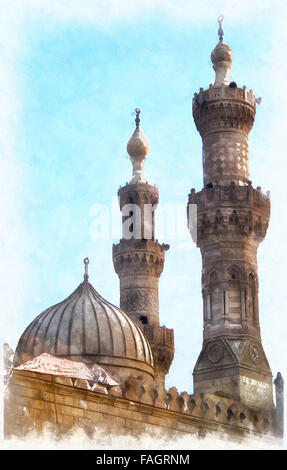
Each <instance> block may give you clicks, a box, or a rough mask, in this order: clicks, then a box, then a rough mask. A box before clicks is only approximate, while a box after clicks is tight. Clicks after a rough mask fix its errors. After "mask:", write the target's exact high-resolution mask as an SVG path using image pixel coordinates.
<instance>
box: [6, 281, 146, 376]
mask: <svg viewBox="0 0 287 470" xmlns="http://www.w3.org/2000/svg"><path fill="white" fill-rule="evenodd" d="M43 352H47V353H49V354H52V355H54V356H60V357H66V358H70V359H72V360H77V361H78V360H81V361H83V362H85V363H86V364H89V363H91V362H97V363H99V364H101V363H102V364H111V365H114V366H116V365H121V366H125V367H126V366H127V367H129V366H130V365H131V364H133V367H136V368H139V369H140V368H141V367H143V366H144V365H145V366H148V369H150V368H153V358H152V353H151V349H150V346H149V344H148V342H147V340H146V339H145V337H144V336H143V334H142V332H141V330H140V329H139V328H138V327H137V325H135V324H134V323H133V322H132V320H131V319H130V318H129V317H128V316H127V315H126V314H125V313H124V312H122V311H121V310H120V309H119V308H117V307H115V306H114V305H112V304H110V303H109V302H107V301H106V300H105V299H103V297H101V296H100V295H99V294H98V293H97V291H96V290H95V289H94V288H93V286H92V285H91V284H90V283H89V282H87V281H84V282H83V283H82V284H80V285H79V286H78V288H77V289H76V290H75V291H74V292H73V293H72V294H71V295H70V296H69V297H68V298H67V299H65V300H63V301H62V302H60V303H58V304H57V305H54V306H53V307H50V308H48V309H47V310H45V311H44V312H42V313H41V314H40V315H38V317H36V318H35V320H33V321H32V323H31V324H30V325H29V326H28V327H27V328H26V330H25V331H24V333H23V334H22V336H21V338H20V340H19V342H18V345H17V348H16V352H15V357H14V365H20V364H21V363H23V362H25V361H27V360H28V359H31V358H33V357H36V356H38V355H40V354H42V353H43ZM134 361H136V362H137V364H136V365H135V362H134ZM139 363H142V365H140V364H139ZM143 368H144V369H146V367H143Z"/></svg>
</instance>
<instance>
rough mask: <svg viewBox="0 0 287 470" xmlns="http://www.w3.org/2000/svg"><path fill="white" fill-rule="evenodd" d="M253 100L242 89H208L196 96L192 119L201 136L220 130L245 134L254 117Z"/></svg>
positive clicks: (223, 87) (250, 126)
mask: <svg viewBox="0 0 287 470" xmlns="http://www.w3.org/2000/svg"><path fill="white" fill-rule="evenodd" d="M255 112H256V107H255V97H254V95H253V93H252V92H251V90H250V92H247V91H246V89H245V88H243V89H241V88H230V87H229V86H225V85H223V86H221V87H210V88H209V89H208V90H203V89H201V90H200V92H199V94H197V93H195V95H194V99H193V117H194V121H195V124H196V128H197V130H198V131H199V133H200V135H201V136H202V137H203V136H204V135H206V134H208V133H210V132H213V131H217V130H219V129H223V130H224V129H225V130H226V129H232V130H238V131H241V132H243V133H245V134H248V133H249V132H250V130H251V129H252V126H253V122H254V117H255Z"/></svg>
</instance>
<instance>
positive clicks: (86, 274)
mask: <svg viewBox="0 0 287 470" xmlns="http://www.w3.org/2000/svg"><path fill="white" fill-rule="evenodd" d="M89 262H90V260H89V258H84V265H85V273H84V281H85V282H88V279H89Z"/></svg>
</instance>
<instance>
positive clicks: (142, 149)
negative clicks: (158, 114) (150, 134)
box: [127, 108, 149, 183]
mask: <svg viewBox="0 0 287 470" xmlns="http://www.w3.org/2000/svg"><path fill="white" fill-rule="evenodd" d="M135 113H136V119H135V123H136V128H135V131H134V133H133V135H132V136H131V138H130V140H129V141H128V144H127V152H128V154H129V156H130V159H131V162H132V165H133V177H132V179H131V181H130V183H138V182H142V183H146V179H145V177H144V173H143V166H144V162H145V159H146V155H147V153H148V151H149V144H148V141H147V140H146V138H145V136H144V135H143V133H142V132H141V130H140V128H139V125H140V118H139V115H140V109H139V108H136V109H135Z"/></svg>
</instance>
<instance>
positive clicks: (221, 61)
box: [210, 15, 233, 86]
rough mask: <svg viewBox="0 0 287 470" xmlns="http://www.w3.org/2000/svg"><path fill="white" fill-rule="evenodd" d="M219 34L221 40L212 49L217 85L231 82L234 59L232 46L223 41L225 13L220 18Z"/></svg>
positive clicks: (211, 56)
mask: <svg viewBox="0 0 287 470" xmlns="http://www.w3.org/2000/svg"><path fill="white" fill-rule="evenodd" d="M217 21H218V24H219V28H218V36H219V42H218V44H217V45H216V46H215V48H214V49H213V50H212V51H211V55H210V58H211V61H212V63H213V69H214V70H215V82H214V85H215V86H220V85H229V83H230V72H231V64H232V59H233V53H232V50H231V49H230V47H229V46H228V45H227V44H224V42H223V35H224V32H223V29H222V21H223V15H221V16H220V17H219V18H218V20H217Z"/></svg>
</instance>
